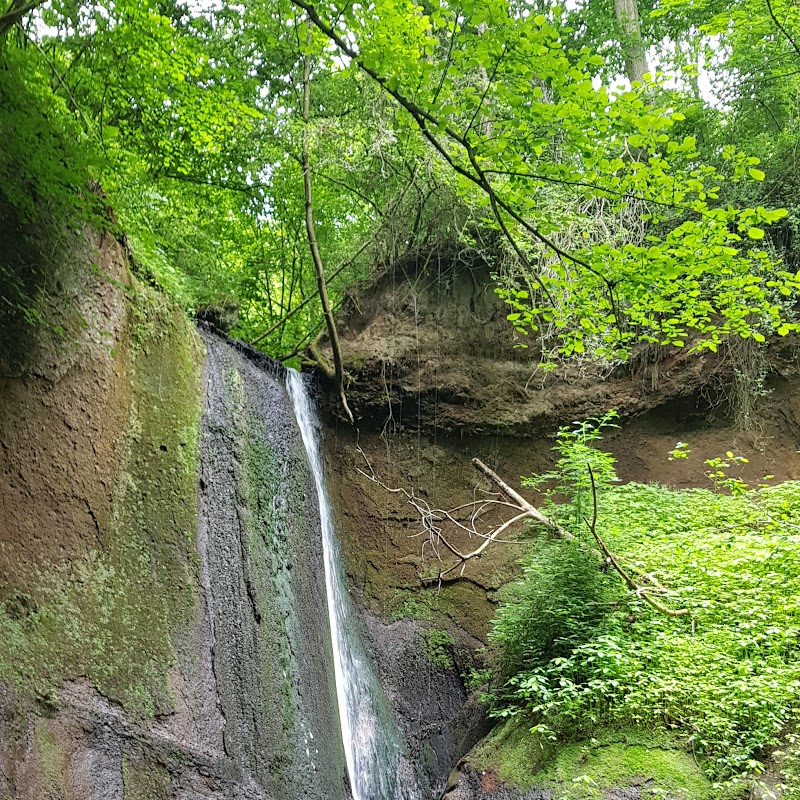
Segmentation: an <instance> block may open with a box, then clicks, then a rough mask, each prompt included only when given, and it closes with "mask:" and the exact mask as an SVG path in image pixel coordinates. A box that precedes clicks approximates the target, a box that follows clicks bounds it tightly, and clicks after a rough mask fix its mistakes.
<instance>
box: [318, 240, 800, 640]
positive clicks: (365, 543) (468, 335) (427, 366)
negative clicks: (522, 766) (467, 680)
mask: <svg viewBox="0 0 800 800" xmlns="http://www.w3.org/2000/svg"><path fill="white" fill-rule="evenodd" d="M505 314H506V309H505V308H504V306H503V304H502V303H501V302H500V301H499V299H498V298H497V297H496V295H495V294H494V293H493V290H492V282H491V280H490V276H489V272H488V268H487V267H486V265H484V264H481V263H464V262H463V261H458V260H457V259H453V258H452V256H448V255H447V254H443V253H434V254H432V255H429V256H427V257H425V258H422V257H420V258H417V259H412V260H411V261H409V262H407V263H404V264H399V265H398V266H397V268H396V269H394V270H393V271H391V272H390V273H388V274H386V275H384V276H383V277H382V278H381V279H380V280H378V281H377V282H376V283H375V284H374V285H372V286H369V287H365V288H364V289H362V290H361V291H360V292H359V293H357V294H356V295H354V297H352V298H351V299H350V300H349V301H348V302H347V303H346V304H345V308H344V311H343V312H342V314H341V315H340V318H339V325H340V338H341V346H342V351H343V356H344V360H345V365H346V369H347V371H348V374H349V377H350V382H349V387H348V400H349V402H350V405H351V407H352V408H353V410H354V412H355V414H356V417H357V423H356V427H355V428H352V427H350V426H349V425H348V424H347V423H345V422H343V421H342V420H341V417H340V412H339V410H338V407H337V403H336V400H335V398H334V397H333V393H331V395H330V397H331V399H330V401H329V409H330V412H331V413H330V427H331V434H330V435H329V437H328V450H329V470H328V474H329V475H330V476H331V480H332V483H333V486H332V492H331V494H332V499H333V502H334V503H335V505H336V506H337V508H338V512H339V515H340V517H341V520H342V525H341V528H342V536H343V539H344V542H343V547H344V552H345V557H346V560H347V563H348V569H349V570H350V573H351V576H352V579H353V581H354V583H355V585H356V586H357V587H358V589H359V590H360V591H361V592H362V593H363V595H364V597H365V600H366V602H367V604H368V605H370V607H372V608H373V609H374V610H376V611H378V612H379V613H383V614H386V613H392V612H393V611H396V610H397V609H400V608H401V607H402V606H403V604H404V602H405V601H406V599H407V597H408V596H409V593H415V597H416V598H417V599H416V601H415V602H417V603H419V602H421V603H422V604H423V605H425V606H426V607H432V608H434V610H435V612H436V613H437V614H439V615H443V616H444V617H446V618H449V619H450V620H451V621H453V622H455V623H456V624H458V625H460V626H462V627H463V628H465V629H466V630H467V631H469V632H470V633H471V634H472V635H474V636H476V637H478V638H482V637H484V636H485V634H486V631H487V626H488V622H489V619H490V618H491V616H492V614H493V611H494V602H495V592H496V590H497V589H498V588H499V586H501V585H502V584H503V583H504V582H506V581H507V580H509V579H510V578H511V577H512V576H513V575H514V572H515V565H516V560H517V558H518V557H519V553H520V546H519V545H499V546H494V545H493V546H491V547H489V548H488V549H487V550H486V551H485V554H484V555H483V556H482V557H481V558H479V559H475V560H473V561H470V562H469V563H468V564H467V566H466V568H465V570H464V573H463V580H461V581H458V582H455V583H451V584H448V585H445V586H442V587H441V589H438V588H436V587H433V588H430V587H428V586H427V584H425V583H423V581H421V576H423V577H425V576H429V575H430V574H435V573H436V572H437V571H438V562H437V560H436V556H435V554H434V553H433V551H432V549H431V548H430V546H429V544H427V541H428V537H427V535H421V525H420V520H419V515H418V514H417V512H415V511H414V509H412V508H411V507H410V506H409V505H408V503H407V502H406V498H405V497H404V495H403V494H402V493H400V492H390V491H388V490H387V489H386V488H383V487H381V486H380V485H378V484H376V483H375V482H372V481H370V480H369V479H368V477H367V475H369V474H371V473H372V472H374V474H375V476H376V477H377V478H378V480H379V481H380V482H381V483H383V484H384V485H385V486H386V487H389V488H392V489H399V488H403V489H406V490H408V491H413V492H414V493H415V494H417V495H418V496H419V497H420V498H421V499H422V500H424V501H425V502H427V503H429V504H430V506H431V507H434V508H436V507H439V508H453V507H456V506H459V505H461V504H463V503H466V502H468V501H470V500H472V499H473V498H474V497H475V496H476V494H475V493H476V491H478V492H480V491H488V490H490V489H494V488H495V487H492V486H490V485H489V483H488V482H486V481H485V479H482V478H481V476H479V475H478V473H477V472H476V471H475V470H474V468H473V467H472V466H471V464H470V461H471V459H472V458H474V457H478V458H480V459H482V460H483V461H484V462H485V463H486V464H488V465H489V466H490V467H491V468H492V469H494V470H495V471H496V472H498V473H499V474H500V476H501V477H504V478H505V479H506V480H507V481H508V482H509V483H510V484H511V485H512V486H515V487H517V486H519V478H520V476H523V475H531V474H535V473H541V472H544V471H546V470H547V469H548V468H550V467H551V466H552V465H553V463H554V461H555V459H556V454H554V453H553V452H552V450H551V448H552V447H553V444H554V443H555V438H554V437H555V433H556V431H557V429H558V426H559V425H564V424H569V423H571V422H572V421H573V420H580V419H585V418H587V417H591V416H598V415H602V414H604V413H605V412H607V411H608V410H609V409H616V410H618V411H619V413H620V415H621V418H622V422H621V427H620V428H619V429H618V430H613V431H611V432H609V434H608V435H607V436H606V439H605V441H604V443H603V446H605V447H607V448H608V449H610V450H611V451H612V452H613V453H614V454H615V456H616V457H617V459H618V462H619V463H618V465H617V469H618V473H619V476H620V478H621V479H622V480H623V481H632V480H636V481H643V482H644V481H656V482H660V483H664V484H667V485H670V486H676V487H689V486H704V485H708V481H707V479H706V477H705V475H704V469H705V468H704V465H703V461H704V460H705V459H706V458H713V457H716V456H720V455H724V454H725V453H726V452H727V451H728V450H734V451H736V453H737V454H739V455H742V456H745V457H747V458H748V459H749V464H747V465H746V466H745V467H743V468H742V470H741V477H743V478H744V479H745V480H747V481H750V482H757V481H758V480H759V479H760V478H762V477H763V476H765V475H774V476H775V477H774V480H776V481H780V480H785V479H788V478H800V455H798V449H799V448H800V399H798V395H797V393H796V392H795V391H794V389H793V387H794V386H796V385H797V384H796V381H797V375H798V360H797V358H796V345H795V343H794V342H792V341H789V340H781V341H780V342H778V343H775V344H774V345H773V346H772V347H771V348H770V350H769V351H768V352H767V355H766V360H765V362H764V363H765V365H766V371H767V374H766V377H765V382H764V384H763V387H761V388H762V394H760V395H758V396H757V397H756V398H755V399H756V409H757V411H756V412H755V413H753V414H752V415H750V416H749V417H748V418H747V420H745V422H746V424H744V425H743V424H735V423H734V421H732V420H731V419H729V418H728V416H727V415H726V409H727V407H728V405H729V404H727V403H726V401H725V397H726V391H729V390H730V386H731V385H732V381H735V380H736V378H735V373H734V370H733V362H734V359H733V357H732V355H731V354H725V353H722V352H721V353H720V354H713V353H709V352H706V353H705V354H702V355H697V354H691V353H689V352H687V351H685V350H681V351H675V350H672V351H668V350H663V351H661V352H658V353H655V354H653V353H649V354H648V353H647V352H644V351H643V352H641V353H639V354H637V355H636V356H635V357H634V358H633V360H632V363H631V364H629V365H627V366H625V367H617V368H615V369H613V370H605V372H602V371H600V370H599V369H598V368H597V367H592V366H591V365H586V364H579V363H575V364H573V365H572V366H569V367H567V368H560V369H558V370H556V371H554V372H544V371H542V370H541V369H539V368H537V367H536V366H535V363H536V361H537V360H538V359H537V358H533V359H532V358H531V355H530V351H528V350H521V349H516V347H515V346H516V345H518V344H520V342H519V341H518V340H517V338H515V337H516V334H515V333H514V331H513V328H512V327H511V325H510V324H509V323H508V322H507V321H506V319H505ZM654 358H656V359H657V360H654ZM754 386H755V387H756V388H758V386H757V381H755V382H754ZM743 388H745V387H743V386H742V385H741V383H740V384H738V385H737V386H736V388H735V391H737V392H741V391H742V390H743ZM751 388H753V387H751ZM751 399H752V398H751ZM740 423H741V420H740ZM678 441H685V442H687V443H689V445H690V446H691V448H692V451H693V452H692V458H691V459H690V460H688V461H686V460H679V461H672V462H671V461H669V460H668V454H669V452H670V451H671V450H672V449H673V448H674V447H675V445H676V443H677V442H678ZM364 473H366V475H365V474H364ZM523 494H527V496H528V498H529V499H530V500H532V501H534V502H535V501H536V496H535V494H533V493H529V492H528V493H526V492H523ZM494 519H499V517H497V518H492V517H491V516H490V515H488V516H487V517H486V518H485V521H486V522H487V523H491V522H492V521H494ZM453 543H454V544H455V545H456V546H457V547H458V548H459V549H461V550H462V552H464V551H467V550H471V549H474V548H475V547H476V546H477V540H476V539H475V538H474V537H473V538H472V539H471V540H470V539H469V538H468V537H467V536H466V534H463V533H459V532H454V533H453ZM442 558H443V560H444V562H445V563H450V560H452V557H448V554H447V552H446V550H445V551H444V552H443V553H442ZM417 593H419V594H417ZM420 598H421V599H420Z"/></svg>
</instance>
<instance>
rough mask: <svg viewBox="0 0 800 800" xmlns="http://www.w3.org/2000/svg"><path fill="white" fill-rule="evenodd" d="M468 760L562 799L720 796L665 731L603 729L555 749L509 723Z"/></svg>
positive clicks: (510, 781) (515, 783)
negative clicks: (612, 794)
mask: <svg viewBox="0 0 800 800" xmlns="http://www.w3.org/2000/svg"><path fill="white" fill-rule="evenodd" d="M468 761H469V763H470V764H471V765H472V766H473V767H474V768H475V769H478V770H481V771H488V770H491V771H493V772H494V773H495V774H496V775H497V778H498V779H499V780H500V781H501V782H503V783H505V784H507V785H509V786H513V787H517V788H520V789H533V788H540V789H550V790H551V791H552V793H553V797H554V798H558V800H589V798H595V799H596V798H601V797H603V796H604V795H605V793H606V792H607V791H608V790H609V789H612V788H626V787H634V786H635V787H639V788H640V790H641V793H642V796H643V797H651V796H652V797H662V798H663V797H666V798H674V799H675V800H681V799H683V798H685V800H712V798H719V797H721V795H720V794H719V792H718V791H717V790H715V789H714V787H713V786H712V784H711V782H710V781H709V780H708V778H707V777H706V776H705V775H704V773H703V771H702V769H701V767H700V766H699V765H698V764H697V763H696V762H695V760H694V758H693V757H692V755H691V754H690V753H688V752H686V750H685V749H684V748H683V747H682V746H681V743H680V742H679V741H677V740H676V739H675V738H673V737H671V736H670V735H669V734H666V733H662V734H655V733H648V732H646V731H637V730H621V731H601V732H599V733H597V734H596V736H595V737H594V738H592V739H588V740H585V741H575V742H570V743H566V744H560V745H553V744H552V743H550V742H547V741H544V740H542V738H541V737H539V736H537V735H535V734H531V733H530V732H529V728H528V726H527V725H525V724H523V723H521V722H519V721H511V722H506V723H504V724H502V725H500V726H498V727H497V728H496V729H495V730H494V731H492V733H491V734H489V736H487V737H486V738H485V739H484V740H483V741H482V742H481V743H480V744H479V745H478V746H477V747H476V748H475V749H474V750H473V751H472V753H471V754H470V756H469V758H468Z"/></svg>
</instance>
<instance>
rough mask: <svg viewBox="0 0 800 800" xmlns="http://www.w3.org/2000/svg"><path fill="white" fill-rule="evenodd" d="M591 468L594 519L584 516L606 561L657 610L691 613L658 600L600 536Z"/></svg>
mask: <svg viewBox="0 0 800 800" xmlns="http://www.w3.org/2000/svg"><path fill="white" fill-rule="evenodd" d="M586 466H587V467H588V468H589V478H590V479H591V481H592V519H591V521H590V520H588V519H586V518H585V517H584V520H583V521H584V522H585V523H586V525H587V527H588V528H589V530H590V531H591V532H592V536H594V540H595V541H596V542H597V545H598V547H599V548H600V550H601V551H602V552H603V556H604V557H605V560H606V563H608V564H610V565H611V566H612V567H614V569H615V570H616V571H617V574H618V575H619V576H620V578H622V580H623V582H624V583H625V585H626V586H627V587H628V588H629V589H630V590H631V591H632V592H633V593H634V594H635V595H636V596H637V597H640V598H641V599H642V600H644V601H645V602H646V603H649V604H650V605H651V606H652V607H653V608H655V609H656V611H660V612H661V613H662V614H666V615H667V616H670V617H682V616H685V615H686V614H688V613H689V609H688V608H668V607H667V606H665V605H662V604H661V603H659V602H658V600H656V599H655V598H654V597H652V595H651V594H650V592H651V591H652V589H649V588H648V587H647V586H640V585H639V584H638V583H636V581H635V580H634V579H633V578H631V576H630V575H629V574H628V573H627V572H626V571H625V570H624V569H623V568H622V566H621V565H620V563H619V561H617V559H616V558H615V557H614V555H613V553H612V552H611V551H610V550H609V549H608V547H607V546H606V543H605V542H604V541H603V540H602V539H601V538H600V534H599V533H598V532H597V483H596V481H595V479H594V471H593V470H592V465H591V464H587V465H586ZM651 581H652V582H654V583H656V584H657V585H658V587H659V588H661V589H662V590H663V587H661V585H660V584H658V583H657V581H655V579H654V578H651Z"/></svg>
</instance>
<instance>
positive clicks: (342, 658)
mask: <svg viewBox="0 0 800 800" xmlns="http://www.w3.org/2000/svg"><path fill="white" fill-rule="evenodd" d="M286 388H287V390H288V392H289V397H290V399H291V401H292V405H293V406H294V413H295V416H296V417H297V424H298V425H299V427H300V433H301V434H302V437H303V444H304V445H305V449H306V453H307V454H308V461H309V465H310V467H311V471H312V472H313V474H314V481H315V483H316V488H317V497H318V501H319V515H320V523H321V527H322V547H323V558H324V562H325V585H326V588H327V596H328V619H329V622H330V627H331V638H332V641H333V663H334V672H335V678H336V694H337V699H338V702H339V719H340V722H341V728H342V740H343V742H344V750H345V757H346V759H347V770H348V773H349V775H350V785H351V789H352V793H353V800H399V798H400V797H401V788H400V779H399V755H400V736H399V733H398V731H397V728H396V725H395V723H394V720H393V718H392V715H391V712H390V711H389V708H388V706H387V703H386V700H385V698H384V696H383V690H382V689H381V686H380V684H379V682H378V680H377V677H376V675H375V672H374V670H373V668H372V665H371V663H370V661H369V660H368V658H367V654H366V652H365V650H364V646H363V644H362V643H361V640H360V638H359V636H358V632H357V628H356V625H355V620H354V619H353V615H352V611H351V608H350V598H349V596H348V593H347V587H346V584H345V576H344V569H343V567H342V562H341V557H340V553H339V545H338V541H337V539H336V534H335V531H334V527H333V517H332V514H331V508H330V503H329V502H328V495H327V492H326V490H325V476H324V473H323V469H322V454H321V448H320V427H319V422H318V418H317V413H316V410H315V408H314V405H313V403H312V401H311V398H310V396H309V394H308V391H307V389H306V385H305V382H304V380H303V377H302V376H301V375H300V373H298V372H296V371H294V370H289V371H288V374H287V378H286Z"/></svg>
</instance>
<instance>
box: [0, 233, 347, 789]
mask: <svg viewBox="0 0 800 800" xmlns="http://www.w3.org/2000/svg"><path fill="white" fill-rule="evenodd" d="M80 252H81V253H82V254H83V255H82V257H81V260H80V261H81V263H80V265H79V266H78V271H79V274H77V275H73V276H72V278H71V281H70V282H66V283H64V284H62V290H63V291H62V290H59V289H57V288H56V289H55V290H54V291H55V292H56V296H55V297H51V298H50V306H51V308H52V309H54V311H53V314H55V316H54V315H53V314H51V315H50V316H48V323H47V324H42V325H40V326H39V327H38V328H35V329H33V330H31V331H27V332H26V334H27V338H26V342H25V347H24V348H22V349H20V348H19V347H12V346H9V347H3V352H2V353H0V361H2V367H3V369H2V378H0V797H3V798H9V800H43V799H44V800H61V799H62V798H63V799H64V800H66V798H85V800H96V799H99V798H103V800H196V798H200V797H202V798H209V800H234V799H235V800H297V799H298V798H302V797H309V798H322V797H326V798H331V800H344V798H345V797H346V796H347V791H346V788H345V767H344V757H343V753H342V751H341V743H340V741H339V738H338V737H337V736H335V735H334V736H332V735H331V731H338V719H337V716H336V704H335V691H334V686H333V677H332V672H331V671H330V670H329V665H330V664H331V658H330V645H329V636H328V631H327V619H326V615H325V614H324V611H321V609H324V606H325V590H324V578H323V568H322V560H321V553H320V549H321V548H320V531H319V520H318V515H317V512H316V505H315V503H313V501H312V502H309V498H313V497H314V487H313V482H312V478H311V475H310V473H309V470H308V466H307V463H306V458H305V453H304V449H303V446H302V442H301V440H300V435H299V431H298V430H297V428H296V425H295V423H294V416H293V413H292V409H291V405H290V404H289V401H288V398H287V396H286V391H285V388H284V386H283V381H282V380H281V376H280V372H279V368H278V367H276V366H275V365H274V364H273V362H270V361H269V359H266V358H265V357H264V356H261V355H260V354H257V353H255V352H254V351H252V350H249V349H248V348H246V347H243V346H240V347H237V346H235V345H233V344H232V343H230V342H229V341H227V340H225V339H223V338H221V337H219V336H217V335H215V334H213V333H211V332H210V331H208V330H206V331H204V332H203V336H204V337H205V345H204V344H203V343H202V342H201V339H200V337H199V336H198V335H197V333H196V331H195V329H194V327H193V326H192V325H191V324H190V323H189V322H188V320H186V318H185V317H184V315H183V314H182V312H181V311H180V310H179V309H177V308H176V307H175V306H173V305H172V304H171V303H170V302H169V301H168V300H166V299H165V298H164V297H163V295H161V294H160V293H159V292H157V291H156V290H155V289H152V288H148V287H147V286H144V285H142V284H141V283H140V282H138V281H137V280H136V278H135V277H133V276H132V275H131V274H130V272H129V269H128V264H127V261H126V256H125V253H124V251H123V249H122V248H121V246H120V245H119V244H118V243H117V242H116V241H115V240H114V239H113V238H112V237H111V236H109V235H107V234H105V235H100V234H95V233H93V232H87V233H86V240H85V242H84V243H83V245H82V249H81V251H80ZM59 291H61V294H59V293H58V292H59ZM59 303H61V304H62V305H63V308H64V314H63V316H62V317H61V319H62V321H63V322H64V323H65V324H62V325H61V326H60V330H57V329H56V328H55V327H54V323H55V322H57V321H58V319H59V317H58V316H57V314H58V311H57V309H58V307H59ZM75 320H80V323H79V324H72V323H73V322H74V321H75ZM13 334H14V331H13V330H10V331H9V330H4V331H3V333H2V342H3V345H6V344H7V343H8V342H9V341H10V340H9V336H13ZM206 353H207V354H208V355H207V356H206Z"/></svg>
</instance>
